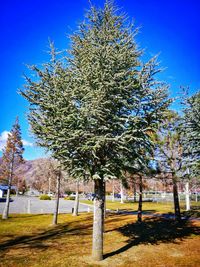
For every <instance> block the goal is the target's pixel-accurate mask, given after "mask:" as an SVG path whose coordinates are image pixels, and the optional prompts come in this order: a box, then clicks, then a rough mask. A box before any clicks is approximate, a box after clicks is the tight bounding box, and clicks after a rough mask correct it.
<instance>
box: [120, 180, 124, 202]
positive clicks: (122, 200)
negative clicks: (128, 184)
mask: <svg viewBox="0 0 200 267" xmlns="http://www.w3.org/2000/svg"><path fill="white" fill-rule="evenodd" d="M120 195H121V203H124V190H123V184H122V182H121V191H120Z"/></svg>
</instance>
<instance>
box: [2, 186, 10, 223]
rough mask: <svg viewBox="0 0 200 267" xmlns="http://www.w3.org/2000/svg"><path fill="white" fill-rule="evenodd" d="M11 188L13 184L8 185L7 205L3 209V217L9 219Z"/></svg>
mask: <svg viewBox="0 0 200 267" xmlns="http://www.w3.org/2000/svg"><path fill="white" fill-rule="evenodd" d="M10 189H11V185H9V186H8V190H7V195H6V205H5V207H4V210H3V214H2V219H4V220H7V219H8V215H9V207H10Z"/></svg>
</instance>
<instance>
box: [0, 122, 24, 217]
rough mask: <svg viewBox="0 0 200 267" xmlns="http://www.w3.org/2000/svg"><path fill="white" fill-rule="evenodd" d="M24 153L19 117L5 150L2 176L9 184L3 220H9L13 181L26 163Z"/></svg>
mask: <svg viewBox="0 0 200 267" xmlns="http://www.w3.org/2000/svg"><path fill="white" fill-rule="evenodd" d="M23 152H24V148H23V144H22V139H21V130H20V125H19V121H18V117H17V118H16V120H15V123H14V125H13V127H12V129H11V132H10V133H9V134H8V139H7V143H6V147H5V148H4V149H3V157H2V165H1V175H2V177H4V178H6V179H7V184H8V190H7V197H6V205H5V208H4V211H3V216H2V218H3V219H8V215H9V205H10V191H11V185H12V180H13V177H14V174H15V168H16V166H19V164H21V163H23V162H24V160H23V156H22V154H23Z"/></svg>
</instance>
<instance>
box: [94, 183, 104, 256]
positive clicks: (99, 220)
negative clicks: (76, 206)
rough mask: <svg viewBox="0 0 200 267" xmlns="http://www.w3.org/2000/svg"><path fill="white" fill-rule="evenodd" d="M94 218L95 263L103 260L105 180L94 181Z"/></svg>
mask: <svg viewBox="0 0 200 267" xmlns="http://www.w3.org/2000/svg"><path fill="white" fill-rule="evenodd" d="M94 193H95V197H94V218H93V244H92V256H93V259H94V260H95V261H101V260H103V223H104V201H105V194H104V182H103V178H101V179H96V180H94Z"/></svg>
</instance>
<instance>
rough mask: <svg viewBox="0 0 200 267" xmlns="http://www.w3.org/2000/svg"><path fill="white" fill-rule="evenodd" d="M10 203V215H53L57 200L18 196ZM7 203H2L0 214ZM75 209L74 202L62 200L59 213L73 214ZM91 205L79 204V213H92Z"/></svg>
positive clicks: (0, 204) (0, 203)
mask: <svg viewBox="0 0 200 267" xmlns="http://www.w3.org/2000/svg"><path fill="white" fill-rule="evenodd" d="M11 199H12V201H11V202H10V213H31V214H38V213H53V211H54V206H55V200H40V199H39V198H37V197H25V196H18V197H12V198H11ZM4 206H5V202H1V201H0V213H2V212H3V209H4ZM73 207H74V201H72V200H64V199H63V198H60V202H59V213H71V212H72V208H73ZM92 210H93V208H92V206H91V205H87V204H83V203H80V204H79V212H88V211H92Z"/></svg>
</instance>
